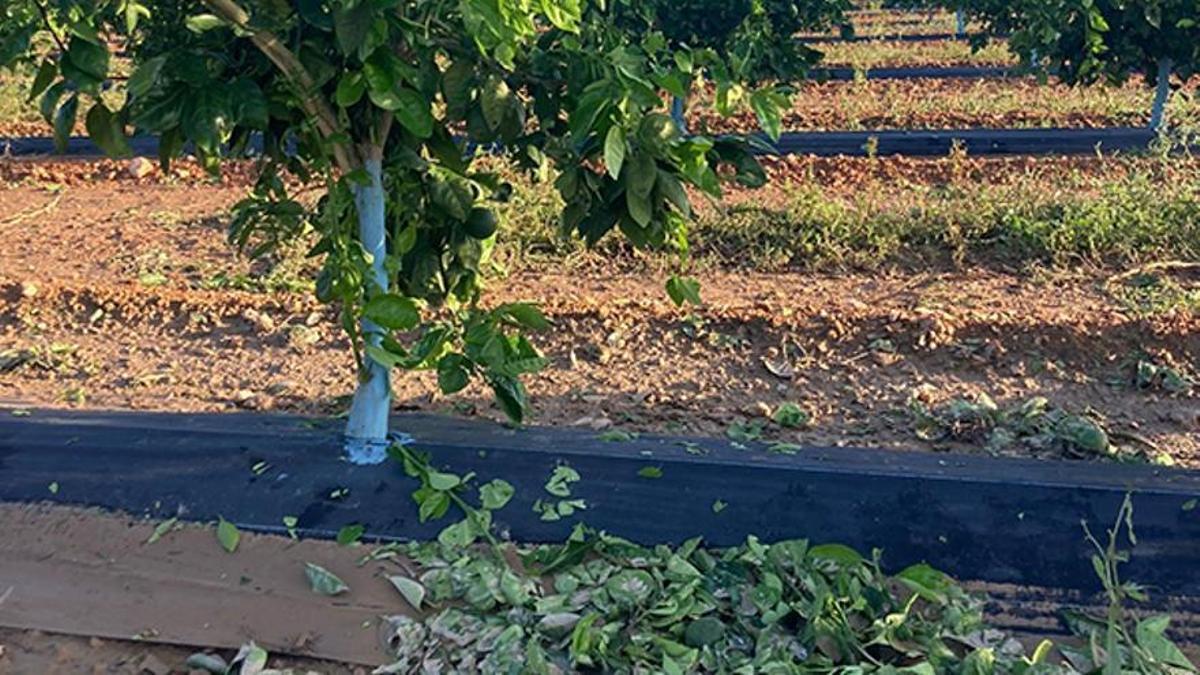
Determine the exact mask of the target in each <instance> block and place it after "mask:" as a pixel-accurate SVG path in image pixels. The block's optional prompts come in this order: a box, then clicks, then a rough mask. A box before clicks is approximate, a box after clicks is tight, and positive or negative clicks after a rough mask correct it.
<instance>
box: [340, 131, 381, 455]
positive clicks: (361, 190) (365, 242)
mask: <svg viewBox="0 0 1200 675" xmlns="http://www.w3.org/2000/svg"><path fill="white" fill-rule="evenodd" d="M380 154H381V153H379V152H377V151H376V152H374V153H372V154H370V155H369V156H368V157H367V159H366V161H365V162H364V166H363V168H364V169H365V170H366V172H367V174H368V175H369V176H370V177H371V182H370V184H369V185H357V186H355V188H354V204H355V207H356V208H357V211H358V236H359V239H360V240H361V242H362V246H363V250H365V251H366V252H367V253H369V254H370V255H371V276H370V278H369V279H368V280H367V284H368V286H377V287H378V288H379V289H382V290H384V291H386V290H387V289H388V281H387V272H385V271H384V268H383V261H384V258H385V257H386V255H387V247H386V235H385V227H384V223H385V220H384V210H385V209H384V205H385V200H384V194H383V169H382V166H381V164H382V161H381V158H380ZM361 325H362V332H363V336H364V339H365V341H366V344H368V345H374V346H376V347H378V346H379V344H380V342H381V341H382V338H383V331H382V329H380V327H379V326H377V325H375V323H374V322H371V321H368V320H366V319H363V320H362V324H361ZM363 366H364V371H363V372H361V373H359V382H358V389H357V390H356V391H355V392H354V403H353V404H351V406H350V418H349V420H348V421H347V422H346V457H347V459H348V460H349V461H350V462H351V463H352V464H379V463H381V462H383V461H384V460H385V459H387V446H388V414H389V413H390V412H391V408H392V406H391V398H392V388H391V381H390V378H389V372H388V369H387V368H386V367H385V366H383V365H382V364H379V363H376V362H375V361H374V360H372V359H371V357H370V356H366V357H365V358H364V361H363Z"/></svg>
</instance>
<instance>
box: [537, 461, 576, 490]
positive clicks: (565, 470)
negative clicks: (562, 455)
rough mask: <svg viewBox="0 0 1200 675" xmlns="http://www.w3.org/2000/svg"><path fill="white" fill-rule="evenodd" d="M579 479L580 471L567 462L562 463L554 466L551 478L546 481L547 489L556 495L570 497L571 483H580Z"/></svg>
mask: <svg viewBox="0 0 1200 675" xmlns="http://www.w3.org/2000/svg"><path fill="white" fill-rule="evenodd" d="M579 480H580V476H579V472H578V471H576V470H575V469H572V468H571V467H569V466H567V465H565V464H560V465H558V466H556V467H554V471H553V473H551V474H550V479H549V480H547V481H546V485H545V489H546V492H549V493H550V494H552V495H554V496H555V497H570V496H571V487H570V486H571V484H573V483H578V482H579Z"/></svg>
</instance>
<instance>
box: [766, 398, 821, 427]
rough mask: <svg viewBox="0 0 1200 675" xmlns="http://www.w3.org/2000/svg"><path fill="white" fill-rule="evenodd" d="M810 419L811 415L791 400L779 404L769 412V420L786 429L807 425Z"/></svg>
mask: <svg viewBox="0 0 1200 675" xmlns="http://www.w3.org/2000/svg"><path fill="white" fill-rule="evenodd" d="M811 420H812V417H811V416H810V415H809V414H808V411H806V410H805V409H804V408H801V407H800V406H799V405H797V404H795V403H791V402H788V403H783V404H780V406H779V407H778V408H776V409H775V411H774V412H772V413H771V421H773V422H775V423H776V424H778V425H779V426H781V427H784V428H786V429H799V428H802V427H807V426H808V424H809V422H810V421H811Z"/></svg>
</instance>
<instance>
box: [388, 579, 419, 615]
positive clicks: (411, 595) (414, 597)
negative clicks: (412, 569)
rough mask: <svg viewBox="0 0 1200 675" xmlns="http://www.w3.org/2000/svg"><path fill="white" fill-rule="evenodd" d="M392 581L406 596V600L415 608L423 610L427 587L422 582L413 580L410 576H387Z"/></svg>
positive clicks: (401, 593)
mask: <svg viewBox="0 0 1200 675" xmlns="http://www.w3.org/2000/svg"><path fill="white" fill-rule="evenodd" d="M387 580H388V581H390V582H391V583H392V586H393V587H394V588H395V589H396V590H397V591H399V592H400V595H402V596H404V600H405V601H406V602H408V604H409V605H410V606H411V607H412V608H413V609H415V610H416V611H418V612H419V611H421V607H422V605H424V604H425V587H424V586H422V585H421V584H420V582H417V581H413V580H412V579H409V578H408V577H402V576H400V575H392V576H389V577H388V578H387Z"/></svg>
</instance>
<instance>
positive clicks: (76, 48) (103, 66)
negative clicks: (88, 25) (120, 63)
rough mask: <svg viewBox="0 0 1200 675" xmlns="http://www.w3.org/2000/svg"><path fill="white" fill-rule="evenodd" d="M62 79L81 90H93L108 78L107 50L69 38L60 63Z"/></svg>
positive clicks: (94, 44) (91, 43)
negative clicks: (69, 81)
mask: <svg viewBox="0 0 1200 675" xmlns="http://www.w3.org/2000/svg"><path fill="white" fill-rule="evenodd" d="M60 67H61V68H62V74H63V77H65V78H67V79H68V80H71V81H72V82H74V83H75V84H77V85H79V87H80V88H81V89H87V90H95V89H96V88H97V87H99V86H100V83H102V82H104V80H105V78H107V77H108V49H107V48H106V47H105V46H104V45H102V44H96V43H94V42H89V41H87V40H83V39H79V38H71V42H70V44H69V45H68V47H67V53H66V54H64V55H63V58H62V61H61V63H60Z"/></svg>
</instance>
